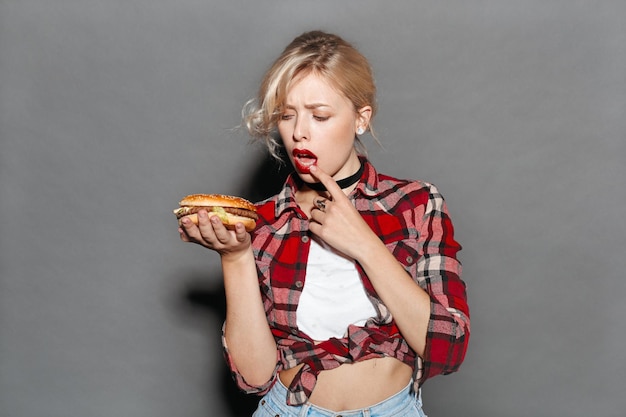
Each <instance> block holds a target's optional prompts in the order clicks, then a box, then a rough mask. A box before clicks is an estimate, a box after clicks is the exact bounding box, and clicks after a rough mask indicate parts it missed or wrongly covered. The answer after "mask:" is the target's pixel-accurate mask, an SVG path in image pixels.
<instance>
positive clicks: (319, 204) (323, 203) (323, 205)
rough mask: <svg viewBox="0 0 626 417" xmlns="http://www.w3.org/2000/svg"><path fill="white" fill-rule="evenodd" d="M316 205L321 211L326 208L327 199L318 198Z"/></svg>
mask: <svg viewBox="0 0 626 417" xmlns="http://www.w3.org/2000/svg"><path fill="white" fill-rule="evenodd" d="M315 206H317V208H318V209H319V210H321V211H324V210H326V200H316V201H315Z"/></svg>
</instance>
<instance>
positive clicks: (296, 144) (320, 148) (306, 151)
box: [278, 73, 372, 182]
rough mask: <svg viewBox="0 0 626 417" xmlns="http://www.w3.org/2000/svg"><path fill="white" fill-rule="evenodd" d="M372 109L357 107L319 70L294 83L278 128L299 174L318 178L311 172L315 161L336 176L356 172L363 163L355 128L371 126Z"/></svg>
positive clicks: (305, 177)
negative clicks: (359, 157)
mask: <svg viewBox="0 0 626 417" xmlns="http://www.w3.org/2000/svg"><path fill="white" fill-rule="evenodd" d="M371 111H372V110H371V107H369V106H366V107H364V108H362V109H359V110H358V111H355V109H354V105H353V104H352V102H351V101H350V100H349V99H348V98H347V97H346V96H344V95H343V94H341V93H339V92H338V91H337V90H335V89H334V88H333V87H332V86H331V85H330V84H329V83H328V82H327V81H326V80H325V79H324V78H323V77H321V76H319V75H317V74H313V73H311V74H309V75H307V76H305V77H303V78H302V79H300V80H298V81H297V82H296V83H294V84H293V85H292V86H291V88H290V89H289V91H288V92H287V97H286V100H285V108H284V111H283V114H282V115H281V118H280V120H279V122H278V132H279V133H280V136H281V138H282V141H283V144H284V146H285V149H286V151H287V155H288V156H289V159H290V161H291V163H292V164H293V166H294V168H295V170H296V172H297V173H298V175H299V176H300V177H301V178H302V179H303V180H304V181H305V182H315V181H316V180H315V179H314V177H313V176H312V175H311V174H310V173H309V169H310V167H311V166H312V165H313V164H317V165H318V166H319V167H320V168H322V170H324V171H325V172H326V173H328V174H329V175H330V176H332V177H333V178H335V179H336V180H339V179H342V178H345V177H348V176H350V175H352V174H354V172H356V171H357V170H358V169H359V165H360V162H359V159H358V155H357V153H356V150H355V149H354V140H355V132H356V131H357V129H358V128H359V127H362V128H363V129H366V128H367V126H368V123H369V118H370V115H371Z"/></svg>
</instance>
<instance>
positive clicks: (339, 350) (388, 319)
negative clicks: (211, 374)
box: [223, 161, 470, 405]
mask: <svg viewBox="0 0 626 417" xmlns="http://www.w3.org/2000/svg"><path fill="white" fill-rule="evenodd" d="M297 187H298V182H297V181H296V180H295V179H294V178H293V177H290V178H289V179H288V180H287V182H286V184H285V187H284V188H283V190H282V191H281V192H280V193H279V194H278V195H276V196H274V197H272V198H270V199H268V200H266V201H264V202H261V203H259V204H258V205H257V208H258V214H259V221H258V222H257V228H256V230H255V231H254V232H253V239H252V246H253V250H254V255H255V259H256V263H257V269H258V274H259V286H260V290H261V293H262V297H263V302H264V307H265V313H266V315H267V319H268V322H269V325H270V327H271V329H272V333H273V334H274V337H275V339H276V343H277V346H278V355H277V365H276V371H275V375H274V377H273V378H272V379H271V380H270V381H268V382H267V383H266V384H264V385H263V386H251V385H249V384H247V383H246V381H245V380H244V379H243V377H242V376H241V374H240V373H239V372H238V371H237V369H236V367H235V365H234V363H233V361H232V360H231V358H230V355H229V353H228V348H227V346H226V344H225V342H224V339H223V343H224V352H225V356H226V360H227V362H228V365H229V366H230V368H231V370H232V373H233V377H234V379H235V380H236V382H237V384H238V386H239V387H240V388H241V389H242V390H244V391H246V392H248V393H258V394H263V393H265V392H267V391H268V390H269V389H270V388H271V386H272V385H273V383H274V382H275V379H276V378H275V377H276V373H277V372H279V371H280V370H282V369H289V368H293V367H294V366H296V365H299V364H304V366H303V367H302V368H301V370H300V371H299V373H298V374H297V375H296V377H295V378H294V380H293V382H292V384H291V386H290V387H289V394H288V397H287V403H288V404H290V405H298V404H303V403H305V402H306V400H307V399H308V397H309V396H310V394H311V392H312V391H313V388H314V387H315V383H316V381H317V375H318V374H319V372H320V371H322V370H329V369H333V368H336V367H338V366H340V365H341V364H344V363H351V362H356V361H363V360H366V359H370V358H376V357H383V356H390V357H393V358H396V359H398V360H400V361H402V362H404V363H407V364H409V365H410V366H411V367H412V368H413V370H414V374H413V377H414V381H415V387H414V388H415V390H417V389H418V388H419V386H420V385H421V384H422V383H423V382H424V381H425V380H426V379H428V378H430V377H433V376H435V375H438V374H448V373H451V372H454V371H456V370H457V369H458V367H459V366H460V364H461V362H462V361H463V358H464V357H465V352H466V349H467V343H468V340H469V332H470V324H469V309H468V306H467V298H466V291H465V283H464V282H463V281H462V280H461V278H460V275H461V264H460V262H459V261H458V260H457V258H456V253H457V252H458V251H459V250H460V249H461V246H460V245H459V244H458V243H457V242H456V241H455V240H454V237H453V227H452V223H451V221H450V218H449V216H448V213H447V208H446V204H445V202H444V200H443V198H442V196H441V194H439V192H438V191H437V189H436V188H435V187H434V186H433V185H431V184H428V183H424V182H418V181H406V180H398V179H395V178H391V177H388V176H385V175H381V174H378V173H377V172H376V170H375V169H374V167H373V166H372V165H371V164H370V163H369V162H367V161H365V171H364V172H363V176H362V178H361V181H360V182H359V184H358V186H357V187H356V189H355V190H354V191H353V192H352V193H351V194H350V196H349V198H350V199H351V200H352V201H353V203H354V205H355V207H356V209H357V210H358V211H359V212H360V213H361V215H362V216H363V218H364V219H365V221H366V222H367V223H368V224H369V226H370V227H371V228H372V230H374V231H375V232H376V234H377V235H378V236H379V237H380V239H382V240H383V241H384V242H385V244H386V246H387V248H388V249H389V251H391V253H393V254H394V255H395V257H396V259H397V260H398V262H400V263H401V264H402V266H403V267H404V269H405V270H406V271H407V273H408V274H409V275H411V276H412V277H413V279H414V280H415V281H416V282H417V283H418V284H419V285H420V287H421V288H423V289H424V290H426V291H427V292H428V294H430V298H431V314H430V322H429V324H428V333H427V336H426V350H425V353H424V357H419V356H418V355H416V353H415V352H414V351H413V350H412V349H411V348H410V347H409V345H408V343H407V342H406V341H405V340H404V338H403V337H402V335H401V334H400V332H399V330H398V328H397V327H396V324H395V322H394V320H393V317H392V316H391V313H390V312H389V310H388V309H387V307H386V306H385V305H384V304H383V303H382V301H381V300H380V298H379V297H378V296H377V294H376V291H374V288H373V286H372V284H371V282H370V281H369V279H368V278H367V276H366V275H365V274H364V272H363V270H362V269H361V268H360V267H359V265H357V269H358V270H359V273H360V274H361V278H362V280H363V283H364V286H365V289H366V291H367V294H368V296H369V298H370V300H371V301H372V303H373V305H374V307H375V308H376V311H377V313H378V314H377V315H376V317H373V318H371V319H370V320H368V322H367V323H366V324H365V325H364V326H362V327H357V326H350V327H349V328H348V332H347V337H344V338H342V339H337V338H332V339H330V340H328V341H325V342H323V343H320V344H315V343H314V342H313V340H311V339H310V338H309V337H308V336H307V335H306V334H304V333H302V332H301V331H300V330H298V326H297V324H296V309H297V306H298V300H299V297H300V294H301V293H302V289H303V287H304V285H305V274H306V265H307V259H308V253H309V247H310V241H311V234H310V232H309V227H308V225H309V220H308V219H307V217H306V215H305V214H304V213H303V212H302V211H301V210H300V208H299V207H298V205H297V204H296V202H295V198H294V194H295V192H296V190H297Z"/></svg>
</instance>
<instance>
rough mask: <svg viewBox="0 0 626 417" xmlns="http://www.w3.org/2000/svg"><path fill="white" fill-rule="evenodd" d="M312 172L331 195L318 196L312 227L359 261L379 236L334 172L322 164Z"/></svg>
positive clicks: (315, 232)
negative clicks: (329, 171)
mask: <svg viewBox="0 0 626 417" xmlns="http://www.w3.org/2000/svg"><path fill="white" fill-rule="evenodd" d="M310 172H311V174H312V175H313V176H315V178H317V179H318V180H319V181H320V182H321V183H322V184H324V186H325V187H326V190H328V193H329V194H330V198H324V197H321V196H316V197H314V200H313V210H311V220H312V221H311V223H310V225H309V230H311V232H312V233H313V234H315V235H316V236H319V237H320V238H321V239H322V240H323V241H324V242H326V243H328V244H329V245H330V246H332V247H333V248H334V249H336V250H338V251H340V252H341V253H343V254H344V255H347V256H349V257H351V258H353V259H355V260H358V259H359V255H360V254H362V253H363V251H362V250H361V249H363V248H364V244H365V243H366V242H367V241H368V239H378V237H377V236H376V235H375V234H374V232H373V231H372V229H370V227H369V226H368V224H367V223H366V222H365V220H363V217H361V215H360V214H359V212H358V211H357V210H356V208H355V207H354V205H353V204H352V202H351V201H350V199H348V196H347V195H345V194H344V192H343V190H342V189H341V188H340V187H339V185H337V183H336V182H335V180H334V179H333V178H332V177H331V176H330V175H328V174H327V173H326V172H324V171H323V170H322V169H321V168H319V167H318V166H313V167H312V168H311V171H310Z"/></svg>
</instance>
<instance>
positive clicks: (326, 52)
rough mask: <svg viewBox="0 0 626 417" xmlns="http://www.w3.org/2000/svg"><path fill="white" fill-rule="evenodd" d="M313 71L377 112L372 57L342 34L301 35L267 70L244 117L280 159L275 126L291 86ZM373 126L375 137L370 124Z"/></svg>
mask: <svg viewBox="0 0 626 417" xmlns="http://www.w3.org/2000/svg"><path fill="white" fill-rule="evenodd" d="M311 73H314V74H316V75H319V76H322V77H324V78H325V79H326V80H328V82H329V83H330V84H331V85H332V86H333V87H334V88H335V89H336V90H337V91H339V92H340V93H341V94H343V95H344V96H345V97H347V98H348V99H349V100H350V101H351V102H352V104H353V105H354V110H355V111H357V110H358V109H361V108H363V107H365V106H371V108H372V116H371V118H370V120H371V119H373V118H374V115H375V114H376V86H375V84H374V77H373V73H372V69H371V67H370V64H369V62H368V61H367V59H366V58H365V57H364V56H363V55H362V54H361V53H360V52H359V51H358V50H357V49H356V48H354V47H353V46H352V45H351V44H350V43H348V42H346V41H345V40H343V39H342V38H340V37H339V36H337V35H333V34H330V33H325V32H321V31H312V32H306V33H303V34H302V35H300V36H298V37H296V38H295V39H294V40H293V41H292V42H291V43H290V44H289V45H287V47H286V48H285V49H284V51H283V53H282V54H281V55H280V56H279V57H278V59H276V61H275V62H274V64H273V65H272V66H271V67H270V69H269V70H268V71H267V72H266V73H265V76H264V78H263V81H262V83H261V86H260V88H259V92H258V97H257V98H256V99H252V100H250V101H248V102H247V103H246V105H245V106H244V109H243V119H244V123H245V126H246V127H247V128H248V132H249V133H250V135H251V136H252V138H253V139H255V140H260V141H262V142H264V143H265V145H266V146H267V148H268V150H269V152H270V154H271V155H272V156H273V157H274V158H276V159H278V160H281V156H280V149H281V147H282V143H281V140H280V138H279V137H278V134H277V132H276V128H277V123H278V121H279V120H280V115H281V114H282V112H283V107H284V103H285V99H286V96H287V92H288V91H289V88H290V86H291V85H292V84H293V83H294V81H297V80H298V79H300V78H301V77H304V76H306V75H309V74H311ZM368 130H370V133H371V134H372V136H373V137H374V138H376V136H375V135H374V133H373V131H372V128H371V125H369V126H368ZM355 147H356V149H357V152H359V154H363V155H365V154H366V149H365V146H364V145H363V143H362V142H361V141H360V140H359V139H358V137H357V138H356V140H355Z"/></svg>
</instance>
